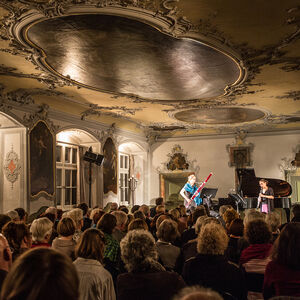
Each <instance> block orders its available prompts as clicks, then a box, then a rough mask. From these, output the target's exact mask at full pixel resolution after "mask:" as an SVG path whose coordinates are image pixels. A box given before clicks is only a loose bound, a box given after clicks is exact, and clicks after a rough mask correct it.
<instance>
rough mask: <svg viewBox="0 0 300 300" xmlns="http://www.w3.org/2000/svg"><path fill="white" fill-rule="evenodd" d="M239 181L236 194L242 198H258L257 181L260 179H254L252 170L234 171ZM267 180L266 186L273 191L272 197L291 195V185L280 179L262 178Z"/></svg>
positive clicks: (258, 187)
mask: <svg viewBox="0 0 300 300" xmlns="http://www.w3.org/2000/svg"><path fill="white" fill-rule="evenodd" d="M236 172H237V177H238V181H239V187H238V192H239V193H240V194H242V195H243V196H244V197H258V194H259V191H260V186H259V180H260V179H262V177H256V176H255V172H254V169H236ZM264 179H266V180H268V182H269V184H268V186H269V187H271V188H272V189H273V190H274V197H287V196H289V195H291V193H292V187H291V185H290V184H289V183H288V182H287V181H285V180H281V179H274V178H264Z"/></svg>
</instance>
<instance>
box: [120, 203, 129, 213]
mask: <svg viewBox="0 0 300 300" xmlns="http://www.w3.org/2000/svg"><path fill="white" fill-rule="evenodd" d="M119 210H120V211H123V212H124V213H125V214H126V215H128V213H129V210H128V208H127V207H126V206H125V205H120V206H119Z"/></svg>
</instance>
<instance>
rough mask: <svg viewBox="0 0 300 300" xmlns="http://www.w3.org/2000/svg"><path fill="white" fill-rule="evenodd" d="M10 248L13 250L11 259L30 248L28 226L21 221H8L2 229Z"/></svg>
mask: <svg viewBox="0 0 300 300" xmlns="http://www.w3.org/2000/svg"><path fill="white" fill-rule="evenodd" d="M2 232H3V235H4V236H5V237H6V239H7V241H8V244H9V247H10V249H11V250H12V251H13V261H15V260H16V258H17V257H18V256H20V255H21V254H22V253H24V252H26V251H27V250H29V249H30V248H31V244H32V240H31V234H30V231H29V228H28V226H27V225H26V224H25V223H24V222H21V221H18V222H13V221H10V222H8V223H7V224H5V225H4V227H3V229H2Z"/></svg>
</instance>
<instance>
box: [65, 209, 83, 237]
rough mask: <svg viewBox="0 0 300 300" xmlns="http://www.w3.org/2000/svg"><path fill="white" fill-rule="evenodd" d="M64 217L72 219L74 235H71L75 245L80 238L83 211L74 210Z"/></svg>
mask: <svg viewBox="0 0 300 300" xmlns="http://www.w3.org/2000/svg"><path fill="white" fill-rule="evenodd" d="M65 216H66V217H69V218H72V219H73V221H74V222H75V233H74V235H73V239H74V241H75V242H76V243H77V242H78V241H79V239H80V237H81V234H82V231H81V228H82V226H83V211H82V209H80V208H74V209H72V210H70V211H69V212H67V213H66V215H65Z"/></svg>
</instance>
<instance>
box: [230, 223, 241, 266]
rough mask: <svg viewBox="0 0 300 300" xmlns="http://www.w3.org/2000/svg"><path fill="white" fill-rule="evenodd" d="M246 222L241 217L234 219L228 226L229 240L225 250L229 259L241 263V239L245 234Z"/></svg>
mask: <svg viewBox="0 0 300 300" xmlns="http://www.w3.org/2000/svg"><path fill="white" fill-rule="evenodd" d="M243 232H244V223H243V220H242V219H240V218H237V219H234V220H233V221H232V222H231V224H230V226H229V227H228V234H229V242H228V247H227V249H226V251H225V256H226V257H227V259H228V260H229V261H231V262H233V263H235V264H237V265H238V264H239V261H240V256H241V245H240V239H241V237H242V236H243Z"/></svg>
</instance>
